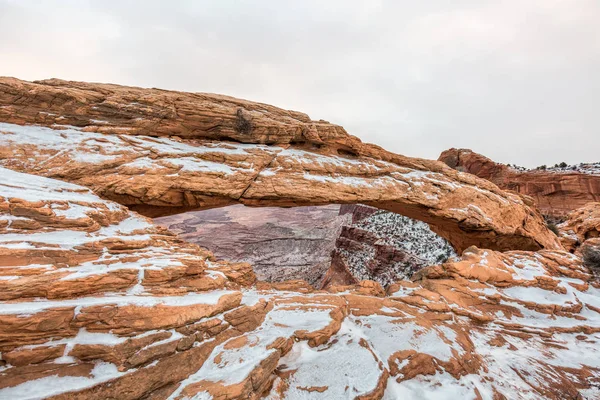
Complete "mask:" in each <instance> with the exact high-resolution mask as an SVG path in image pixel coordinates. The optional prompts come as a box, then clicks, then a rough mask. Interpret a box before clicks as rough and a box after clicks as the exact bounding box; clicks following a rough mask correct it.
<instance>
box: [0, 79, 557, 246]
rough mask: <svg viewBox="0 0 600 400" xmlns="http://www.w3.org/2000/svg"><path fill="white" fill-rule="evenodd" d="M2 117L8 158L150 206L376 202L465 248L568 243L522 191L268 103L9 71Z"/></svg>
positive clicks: (158, 210)
mask: <svg viewBox="0 0 600 400" xmlns="http://www.w3.org/2000/svg"><path fill="white" fill-rule="evenodd" d="M0 122H1V123H2V125H0V132H1V135H0V158H1V159H2V165H4V166H6V167H10V168H13V169H16V170H19V171H30V172H34V173H36V174H39V175H44V176H47V177H54V178H60V179H64V180H69V181H71V182H75V183H78V184H81V185H84V186H87V187H90V188H92V190H94V192H95V193H97V194H99V195H101V196H102V197H104V198H107V199H111V200H115V201H117V202H119V203H121V204H123V205H126V206H128V207H130V208H131V209H134V210H137V211H139V212H142V213H144V214H145V215H150V216H158V215H166V214H170V213H178V212H182V211H183V210H191V209H202V208H211V207H218V206H224V205H228V204H234V203H243V204H248V205H254V206H298V205H319V204H332V203H339V204H343V203H363V204H367V205H371V206H375V207H377V208H382V209H386V210H389V211H392V212H396V213H399V214H402V215H405V216H408V217H411V218H415V219H419V220H422V221H424V222H426V223H428V224H429V225H430V226H431V227H432V229H433V230H434V231H435V232H436V233H438V234H439V235H440V236H443V237H445V238H446V239H448V240H449V241H450V242H451V243H452V244H453V246H454V247H455V248H456V249H457V250H458V251H461V250H463V249H465V248H466V247H468V246H470V245H477V246H480V247H486V248H491V249H499V250H508V249H517V248H518V249H524V250H537V249H541V248H548V249H556V248H560V244H559V243H558V240H557V238H556V237H555V235H553V234H552V233H551V232H549V231H548V230H547V229H546V227H545V225H544V222H543V220H542V218H541V216H540V215H539V213H538V212H537V211H536V210H535V208H533V207H531V205H530V204H527V202H526V201H525V200H523V199H522V198H521V197H520V196H517V195H514V194H509V193H506V192H504V191H502V190H500V189H498V187H496V186H495V185H493V184H491V183H489V182H487V181H485V180H481V179H478V178H476V177H474V176H472V175H469V174H463V173H459V172H456V171H454V170H452V169H450V168H448V167H446V166H445V165H443V164H441V163H438V162H435V161H428V160H421V159H414V158H408V157H403V156H400V155H396V154H393V153H389V152H386V151H384V150H383V149H381V148H379V147H377V146H374V145H369V144H364V143H362V142H361V141H360V140H359V139H358V138H355V137H353V136H350V135H348V134H347V133H346V132H345V131H344V130H343V128H341V127H339V126H336V125H332V124H330V123H327V122H325V121H312V120H310V118H308V116H306V115H305V114H301V113H297V112H293V111H287V110H282V109H278V108H275V107H272V106H268V105H265V104H259V103H252V102H248V101H244V100H238V99H233V98H230V97H225V96H218V95H209V94H197V93H181V92H169V91H164V90H158V89H139V88H130V87H122V86H116V85H101V84H87V83H77V82H65V81H58V80H50V81H41V82H35V83H29V82H23V81H19V80H16V79H10V78H2V79H1V80H0ZM22 124H26V125H31V124H36V125H39V127H31V126H28V127H23V126H21V125H22ZM42 126H43V127H42ZM44 127H46V128H44ZM50 128H54V129H50Z"/></svg>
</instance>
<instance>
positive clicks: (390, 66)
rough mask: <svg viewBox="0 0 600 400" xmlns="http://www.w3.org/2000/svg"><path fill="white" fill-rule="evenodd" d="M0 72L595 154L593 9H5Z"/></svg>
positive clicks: (10, 4)
mask: <svg viewBox="0 0 600 400" xmlns="http://www.w3.org/2000/svg"><path fill="white" fill-rule="evenodd" d="M0 75H6V76H15V77H17V78H21V79H26V80H34V79H45V78H53V77H54V78H62V79H69V80H84V81H95V82H111V83H120V84H128V85H135V86H144V87H159V88H163V89H174V90H184V91H200V92H214V93H223V94H228V95H232V96H236V97H241V98H246V99H250V100H256V101H261V102H266V103H270V104H273V105H276V106H280V107H283V108H288V109H293V110H298V111H303V112H306V113H308V114H309V115H310V116H311V117H312V118H313V119H321V118H322V119H326V120H328V121H331V122H335V123H338V124H340V125H343V126H344V127H345V128H346V130H347V131H348V132H349V133H351V134H353V135H356V136H359V137H360V138H361V139H363V141H368V142H374V143H377V144H379V145H381V146H383V147H385V148H387V149H389V150H391V151H394V152H397V153H401V154H405V155H409V156H416V157H424V158H434V159H435V158H437V157H438V155H439V153H440V152H441V151H442V150H444V149H447V148H449V147H467V148H471V149H473V150H475V151H478V152H480V153H483V154H485V155H487V156H489V157H491V158H493V159H495V160H497V161H501V162H506V163H517V164H520V165H524V166H527V167H535V166H537V165H540V164H554V163H556V162H560V161H563V160H564V161H566V162H568V163H575V162H581V161H585V162H591V161H600V0H564V1H559V0H507V1H502V0H496V1H487V0H469V1H461V0H446V1H443V0H428V1H414V0H403V1H400V0H397V1H391V0H390V1H383V0H382V1H375V0H364V1H359V0H329V1H328V0H298V1H296V0H279V1H277V0H273V1H266V0H265V1H261V0H253V1H250V0H248V1H245V0H214V1H192V0H190V1H184V0H180V1H175V0H170V1H166V0H165V1H153V0H139V1H133V0H131V1H128V0H118V1H112V0H102V1H84V0H72V1H70V0H56V1H43V0H38V1H29V0H0Z"/></svg>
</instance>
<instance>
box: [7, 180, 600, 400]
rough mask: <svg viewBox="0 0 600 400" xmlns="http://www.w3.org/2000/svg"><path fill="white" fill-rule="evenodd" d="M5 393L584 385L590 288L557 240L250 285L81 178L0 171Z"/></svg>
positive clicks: (514, 394)
mask: <svg viewBox="0 0 600 400" xmlns="http://www.w3.org/2000/svg"><path fill="white" fill-rule="evenodd" d="M0 174H1V175H2V177H3V180H2V181H0V251H1V252H2V257H0V293H2V298H0V354H1V358H0V398H6V399H32V398H50V399H69V400H72V399H86V400H90V399H107V398H118V399H123V400H127V399H177V400H183V399H190V398H196V399H211V398H212V399H240V400H241V399H258V398H261V397H263V396H266V397H267V398H269V399H295V398H315V399H321V398H322V399H334V400H336V399H347V398H356V397H358V398H363V399H395V398H407V399H422V398H424V397H425V398H443V397H448V396H452V397H457V398H477V397H478V396H481V397H482V398H490V399H493V398H507V399H513V398H532V399H543V398H583V399H595V398H598V395H599V394H600V391H599V389H598V388H599V387H600V362H599V360H600V357H599V356H598V349H600V343H598V341H599V340H600V339H599V337H598V336H599V334H600V287H599V286H598V284H597V282H595V281H594V280H593V279H592V276H591V275H590V274H589V271H588V270H587V269H586V268H584V267H583V266H582V265H581V260H580V259H579V258H578V257H577V256H575V255H572V254H569V253H567V252H564V251H540V252H537V253H534V252H525V251H517V252H506V253H500V252H494V251H491V250H479V249H476V248H470V249H467V251H465V252H464V253H463V255H462V257H461V258H460V259H456V260H453V261H451V262H448V263H445V264H442V265H436V266H431V267H428V268H424V269H422V270H420V271H419V272H418V273H417V274H416V276H415V277H414V281H413V282H410V281H399V282H397V283H395V284H392V285H390V286H389V287H388V289H387V291H384V290H383V289H382V288H381V286H380V285H379V284H377V283H376V282H372V281H363V282H361V283H360V284H358V285H352V286H345V287H339V286H337V287H331V288H330V291H329V292H328V291H315V290H313V289H311V288H310V287H309V286H307V285H306V284H303V283H302V282H284V283H277V284H265V283H256V284H255V283H254V276H253V274H252V270H251V269H250V266H249V265H248V264H231V263H217V262H215V261H214V259H213V258H212V256H211V255H210V253H208V252H205V251H203V250H202V249H200V248H199V247H197V246H195V245H193V244H189V243H185V242H182V241H181V240H179V239H178V238H177V237H176V236H175V235H173V234H172V233H170V232H168V231H167V230H165V229H164V228H160V227H157V226H155V225H153V224H152V223H151V221H149V220H147V219H146V218H144V217H142V216H140V215H138V214H135V213H133V212H130V211H128V210H127V209H125V208H124V207H122V206H120V205H117V204H115V203H113V202H110V201H106V200H102V199H100V198H98V197H97V196H95V195H94V194H93V193H91V192H90V191H89V190H87V189H86V188H83V187H81V186H76V185H72V184H69V183H65V182H61V181H57V180H52V179H47V178H42V177H37V176H33V175H26V174H21V173H17V172H14V171H11V170H8V169H4V168H0Z"/></svg>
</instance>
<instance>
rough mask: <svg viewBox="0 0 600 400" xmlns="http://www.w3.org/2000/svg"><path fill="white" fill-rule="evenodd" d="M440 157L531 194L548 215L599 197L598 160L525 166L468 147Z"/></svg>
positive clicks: (450, 151) (472, 172)
mask: <svg viewBox="0 0 600 400" xmlns="http://www.w3.org/2000/svg"><path fill="white" fill-rule="evenodd" d="M439 160H440V161H442V162H444V163H445V164H447V165H448V166H450V167H452V168H454V169H457V170H459V171H463V172H468V173H470V174H473V175H477V176H478V177H480V178H483V179H487V180H489V181H491V182H493V183H494V184H496V185H498V186H499V187H501V188H503V189H508V190H513V191H515V192H517V193H521V194H524V195H527V196H530V197H532V198H533V200H534V201H535V204H536V205H537V206H538V207H539V209H540V210H541V211H542V213H544V214H546V215H549V216H553V217H559V218H562V217H565V216H566V215H567V214H568V213H569V212H571V211H573V210H575V209H578V208H581V207H583V206H585V205H586V204H587V203H589V202H598V201H600V164H580V165H578V166H568V167H563V168H560V167H558V168H545V169H534V170H525V169H517V168H513V167H511V166H509V165H504V164H499V163H496V162H494V161H492V160H490V159H489V158H487V157H484V156H482V155H481V154H477V153H475V152H473V151H471V150H468V149H449V150H446V151H444V152H443V153H442V154H441V155H440V157H439Z"/></svg>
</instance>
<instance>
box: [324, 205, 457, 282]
mask: <svg viewBox="0 0 600 400" xmlns="http://www.w3.org/2000/svg"><path fill="white" fill-rule="evenodd" d="M340 214H343V215H351V216H352V221H350V223H346V224H344V226H343V227H342V230H341V233H340V237H339V238H338V239H337V241H336V246H335V249H334V251H333V255H332V259H331V267H330V269H329V271H328V272H327V275H326V276H325V279H324V280H323V282H322V286H324V287H327V286H330V285H350V284H357V283H359V282H360V281H363V280H372V281H376V282H378V283H380V284H381V285H383V286H384V287H387V286H388V285H390V284H391V283H393V282H396V281H398V280H402V279H410V277H411V276H412V275H413V274H414V273H415V272H416V271H418V270H420V269H422V268H424V267H427V266H430V265H435V264H441V263H443V262H446V261H447V260H448V258H449V257H452V256H456V253H455V252H454V250H453V249H452V246H451V245H450V244H449V243H448V242H447V241H446V240H444V239H443V238H441V237H439V236H437V235H436V234H435V233H433V232H432V231H431V229H430V228H429V226H427V224H425V223H423V222H421V221H415V220H412V219H410V218H407V217H404V216H402V215H399V214H394V213H391V212H388V211H383V210H378V209H376V208H373V207H368V206H364V205H361V204H358V205H344V206H342V207H341V209H340Z"/></svg>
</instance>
